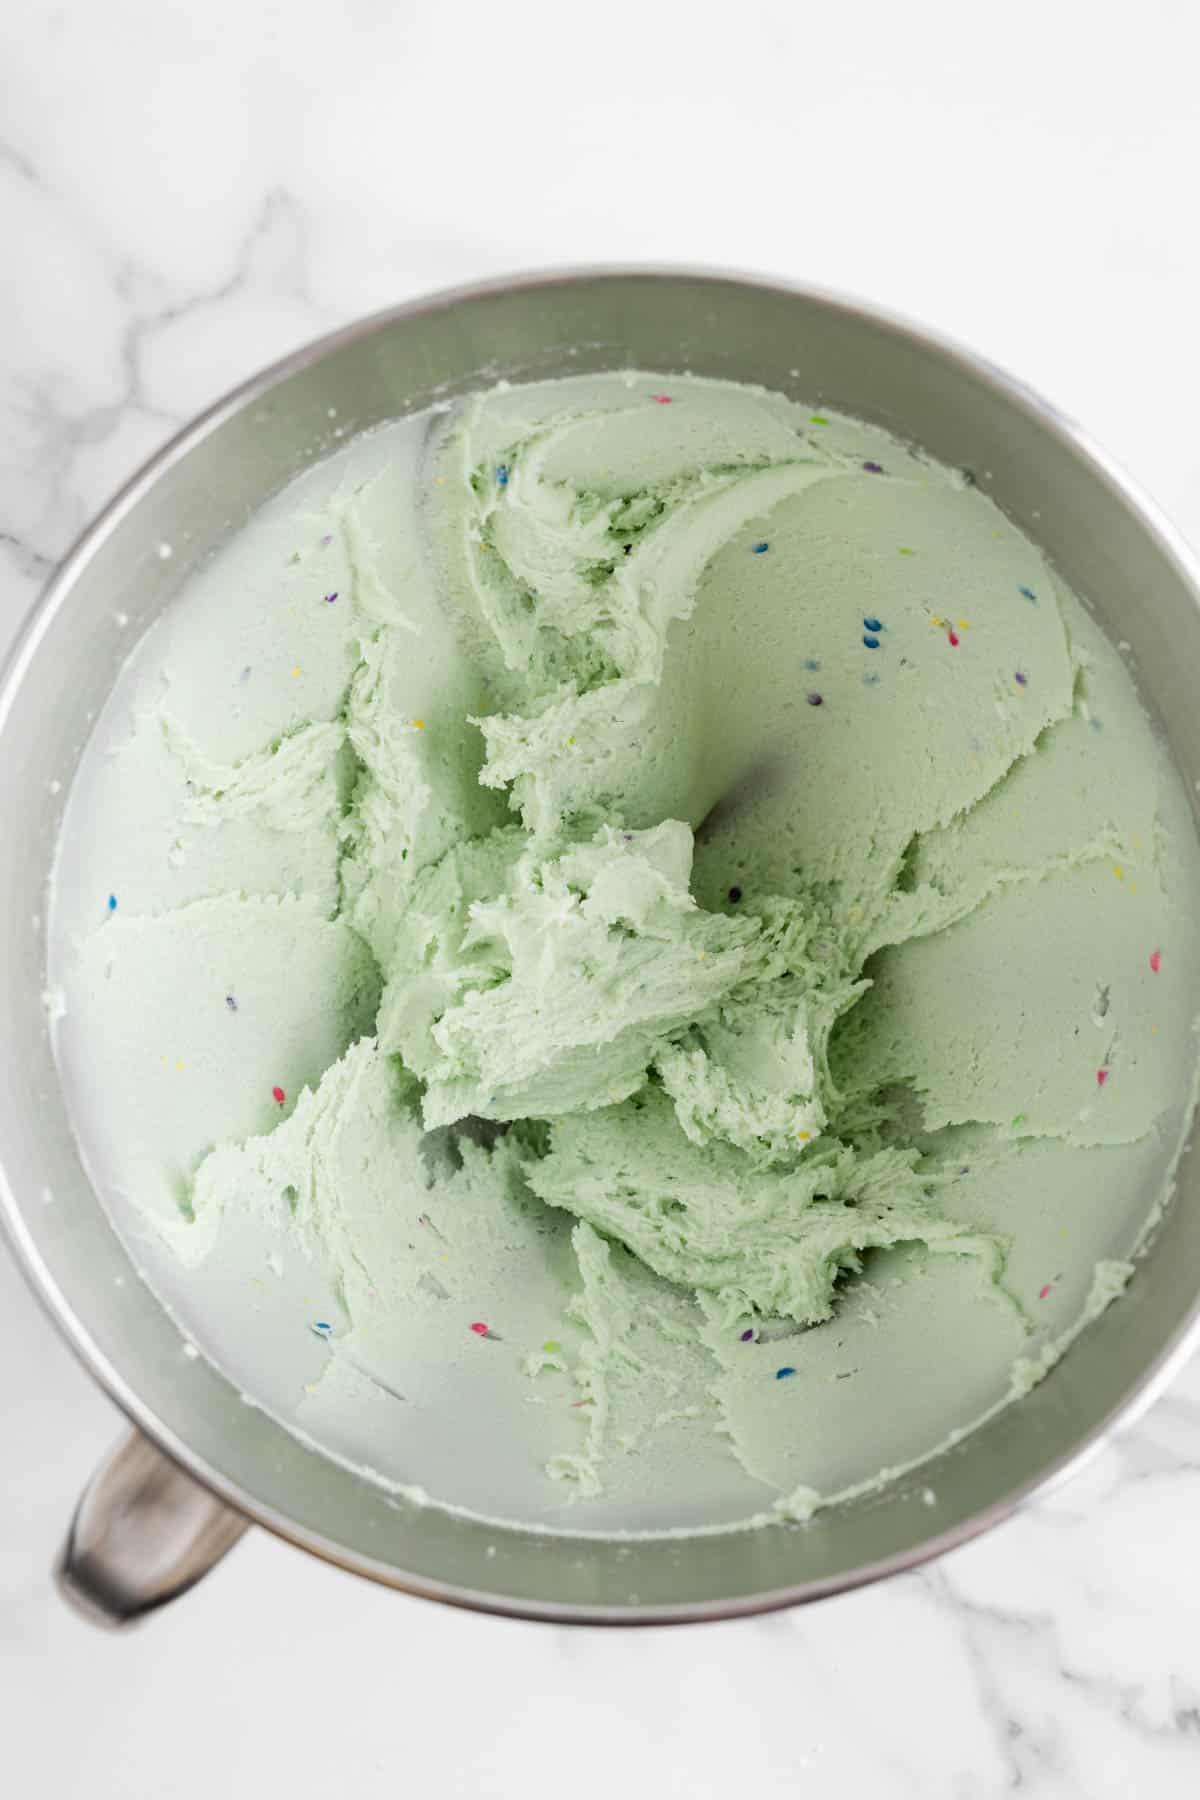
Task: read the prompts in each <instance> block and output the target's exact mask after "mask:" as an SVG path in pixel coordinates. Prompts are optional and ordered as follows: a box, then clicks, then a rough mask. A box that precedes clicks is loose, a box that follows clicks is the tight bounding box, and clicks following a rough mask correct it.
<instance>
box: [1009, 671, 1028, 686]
mask: <svg viewBox="0 0 1200 1800" xmlns="http://www.w3.org/2000/svg"><path fill="white" fill-rule="evenodd" d="M1013 680H1014V681H1015V682H1016V684H1017V686H1018V687H1028V686H1029V677H1028V675H1022V673H1021V671H1020V669H1018V670H1017V671H1016V674H1015V675H1014V676H1013Z"/></svg>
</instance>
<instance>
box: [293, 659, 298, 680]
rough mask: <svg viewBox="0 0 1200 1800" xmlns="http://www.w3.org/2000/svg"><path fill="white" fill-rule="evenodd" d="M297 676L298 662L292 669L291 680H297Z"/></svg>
mask: <svg viewBox="0 0 1200 1800" xmlns="http://www.w3.org/2000/svg"><path fill="white" fill-rule="evenodd" d="M299 676H300V664H299V663H297V664H296V666H295V668H294V669H293V670H292V680H293V681H297V680H298V679H299Z"/></svg>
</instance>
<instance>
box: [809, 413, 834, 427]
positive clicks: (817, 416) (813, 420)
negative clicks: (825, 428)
mask: <svg viewBox="0 0 1200 1800" xmlns="http://www.w3.org/2000/svg"><path fill="white" fill-rule="evenodd" d="M808 422H809V424H810V425H828V423H829V420H828V419H827V418H826V417H825V414H824V413H811V414H810V415H809V421H808Z"/></svg>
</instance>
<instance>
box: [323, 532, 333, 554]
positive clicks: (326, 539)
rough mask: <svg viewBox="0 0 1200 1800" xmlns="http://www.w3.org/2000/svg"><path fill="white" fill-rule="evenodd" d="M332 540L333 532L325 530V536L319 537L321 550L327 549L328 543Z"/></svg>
mask: <svg viewBox="0 0 1200 1800" xmlns="http://www.w3.org/2000/svg"><path fill="white" fill-rule="evenodd" d="M332 542H333V533H332V531H327V532H326V533H325V536H324V537H323V538H322V539H321V548H322V550H325V549H327V548H328V547H329V545H330V544H332Z"/></svg>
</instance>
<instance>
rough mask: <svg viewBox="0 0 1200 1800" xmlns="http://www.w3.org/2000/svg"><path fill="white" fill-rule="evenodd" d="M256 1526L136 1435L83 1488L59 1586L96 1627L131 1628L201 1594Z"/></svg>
mask: <svg viewBox="0 0 1200 1800" xmlns="http://www.w3.org/2000/svg"><path fill="white" fill-rule="evenodd" d="M248 1523H249V1521H248V1520H247V1519H246V1518H245V1517H244V1516H243V1515H242V1514H241V1513H236V1512H231V1511H230V1509H229V1508H228V1507H227V1506H224V1505H222V1503H221V1501H220V1500H218V1499H217V1497H216V1495H215V1494H214V1493H212V1492H211V1491H210V1489H208V1488H206V1487H201V1485H200V1483H199V1482H198V1481H193V1480H192V1478H191V1476H190V1475H185V1474H184V1472H183V1470H182V1469H181V1468H179V1467H178V1466H177V1465H176V1464H175V1463H173V1462H171V1461H170V1460H169V1459H168V1458H167V1457H165V1456H164V1455H163V1454H162V1452H161V1451H160V1450H156V1449H155V1448H154V1445H153V1444H152V1443H151V1442H150V1440H149V1438H146V1437H143V1435H142V1433H141V1432H140V1431H130V1432H128V1433H127V1434H126V1436H125V1437H124V1438H123V1439H122V1441H121V1443H119V1444H118V1445H117V1447H116V1449H115V1450H114V1451H113V1452H112V1454H111V1455H110V1456H109V1457H108V1458H107V1459H106V1460H105V1461H104V1462H103V1463H101V1465H100V1467H99V1468H98V1469H97V1471H96V1473H95V1475H94V1476H93V1477H92V1479H91V1481H90V1482H89V1484H88V1486H87V1488H86V1489H85V1490H84V1493H83V1496H82V1498H81V1499H80V1502H79V1505H78V1506H77V1507H76V1509H75V1517H74V1518H73V1519H72V1521H71V1528H70V1530H69V1531H68V1533H67V1540H66V1543H65V1544H64V1545H63V1549H62V1554H61V1556H60V1557H59V1559H58V1565H57V1567H56V1569H55V1579H56V1581H57V1583H58V1588H59V1592H60V1593H61V1594H62V1596H63V1598H64V1599H65V1600H67V1601H68V1602H69V1603H70V1605H72V1606H73V1607H74V1608H75V1610H76V1611H77V1612H79V1613H81V1614H82V1615H83V1617H84V1618H85V1619H87V1620H88V1621H89V1622H90V1623H91V1624H93V1625H102V1626H106V1627H108V1628H110V1629H114V1630H115V1629H119V1628H121V1627H122V1626H125V1625H134V1624H136V1623H137V1621H138V1620H139V1619H143V1618H145V1617H146V1615H147V1614H148V1613H151V1612H153V1611H155V1609H156V1608H157V1607H160V1606H165V1605H166V1603H167V1601H168V1600H174V1599H175V1597H176V1596H177V1595H178V1594H183V1593H186V1592H187V1590H188V1588H190V1587H194V1586H195V1584H196V1582H198V1581H199V1580H200V1578H201V1576H203V1575H207V1574H208V1571H209V1570H210V1569H211V1568H212V1567H213V1566H214V1564H215V1563H218V1562H220V1560H221V1558H222V1557H223V1556H224V1555H226V1554H227V1552H228V1551H230V1550H232V1549H233V1546H234V1545H235V1544H236V1543H237V1541H238V1539H239V1538H240V1537H241V1536H242V1534H243V1532H244V1531H245V1530H246V1528H247V1525H248Z"/></svg>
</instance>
